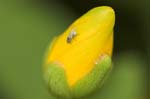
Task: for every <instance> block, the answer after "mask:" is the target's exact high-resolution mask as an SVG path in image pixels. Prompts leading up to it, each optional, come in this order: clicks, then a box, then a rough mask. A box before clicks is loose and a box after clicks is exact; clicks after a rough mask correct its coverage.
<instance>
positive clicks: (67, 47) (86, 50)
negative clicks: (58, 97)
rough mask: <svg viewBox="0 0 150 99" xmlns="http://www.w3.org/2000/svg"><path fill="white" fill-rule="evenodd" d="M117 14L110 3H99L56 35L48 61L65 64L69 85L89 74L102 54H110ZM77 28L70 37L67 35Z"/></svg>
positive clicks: (62, 65)
mask: <svg viewBox="0 0 150 99" xmlns="http://www.w3.org/2000/svg"><path fill="white" fill-rule="evenodd" d="M114 23H115V14H114V11H113V9H112V8H111V7H108V6H102V7H96V8H94V9H92V10H90V11H89V12H87V13H86V14H84V15H83V16H82V17H80V18H79V19H77V20H76V21H75V22H74V23H73V24H72V25H71V26H70V27H69V28H68V29H67V30H66V31H65V32H64V33H62V34H61V35H60V36H58V37H57V40H55V42H54V44H53V47H52V49H51V50H50V51H49V52H48V57H47V64H48V63H51V62H55V63H57V64H59V65H60V66H61V67H62V68H64V70H65V72H66V77H67V81H68V84H69V86H73V85H74V84H75V83H76V82H77V81H78V80H80V79H81V78H83V77H84V76H85V75H86V74H88V73H89V72H90V71H91V70H92V69H93V67H94V66H95V63H96V61H98V60H99V58H100V56H101V55H104V54H108V55H110V56H111V54H112V47H113V27H114ZM72 32H75V33H76V34H75V36H72V37H71V41H70V42H68V41H67V37H68V36H70V35H71V33H72Z"/></svg>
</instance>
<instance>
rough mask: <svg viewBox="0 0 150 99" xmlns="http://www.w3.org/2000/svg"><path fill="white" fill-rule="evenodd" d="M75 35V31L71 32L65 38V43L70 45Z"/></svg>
mask: <svg viewBox="0 0 150 99" xmlns="http://www.w3.org/2000/svg"><path fill="white" fill-rule="evenodd" d="M76 35H77V33H76V31H75V30H72V31H71V32H70V34H69V35H68V36H67V43H71V41H72V39H73V38H74V37H75V36H76Z"/></svg>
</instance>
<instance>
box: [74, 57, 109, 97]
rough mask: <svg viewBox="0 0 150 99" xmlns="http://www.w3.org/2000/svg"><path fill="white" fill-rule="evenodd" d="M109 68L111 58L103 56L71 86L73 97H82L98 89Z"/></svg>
mask: <svg viewBox="0 0 150 99" xmlns="http://www.w3.org/2000/svg"><path fill="white" fill-rule="evenodd" d="M111 67H112V66H111V58H110V57H109V56H104V57H103V59H102V60H100V61H99V62H98V64H96V65H95V67H94V68H93V70H92V71H91V72H90V73H89V74H87V75H86V76H85V77H83V78H82V79H81V80H79V81H78V82H77V83H76V84H75V86H73V88H72V94H73V96H74V97H75V98H79V97H83V96H86V95H88V94H90V93H92V92H93V91H95V90H96V89H98V88H100V87H101V86H102V84H103V83H104V80H105V79H106V77H107V75H108V74H109V72H110V70H111Z"/></svg>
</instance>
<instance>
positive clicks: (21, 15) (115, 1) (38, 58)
mask: <svg viewBox="0 0 150 99" xmlns="http://www.w3.org/2000/svg"><path fill="white" fill-rule="evenodd" d="M101 5H109V6H111V7H113V8H114V10H115V12H116V24H115V29H114V54H113V71H112V73H111V74H110V76H109V78H108V80H107V81H106V82H105V84H104V86H103V87H102V88H101V89H100V90H98V91H97V92H95V93H94V94H92V95H90V96H88V97H86V98H85V99H148V98H149V97H148V96H149V93H150V91H148V85H149V83H148V78H149V77H148V65H147V64H148V50H149V49H148V48H149V47H148V39H149V38H148V31H149V17H150V16H149V0H0V99H57V98H56V97H55V96H53V95H51V94H50V93H49V92H48V90H47V88H46V86H45V84H44V81H43V75H42V60H43V55H44V52H45V49H46V47H47V46H48V44H49V43H50V41H51V40H52V38H53V37H54V36H57V35H59V34H60V33H62V32H63V31H64V30H65V29H66V28H67V27H68V26H69V25H70V24H71V23H72V22H73V21H74V20H75V19H77V18H78V17H80V16H81V15H82V14H84V13H85V12H87V11H88V10H89V9H91V8H93V7H96V6H101ZM82 99H83V98H82Z"/></svg>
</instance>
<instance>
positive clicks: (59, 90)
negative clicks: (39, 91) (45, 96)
mask: <svg viewBox="0 0 150 99" xmlns="http://www.w3.org/2000/svg"><path fill="white" fill-rule="evenodd" d="M45 78H46V80H47V81H46V82H47V84H48V87H49V89H50V92H51V93H52V94H54V95H55V96H57V97H60V98H65V99H70V98H71V91H70V88H69V86H68V83H67V79H66V75H65V71H64V69H63V68H62V67H60V66H59V65H57V64H54V63H51V64H49V68H48V69H47V70H46V72H45Z"/></svg>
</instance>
